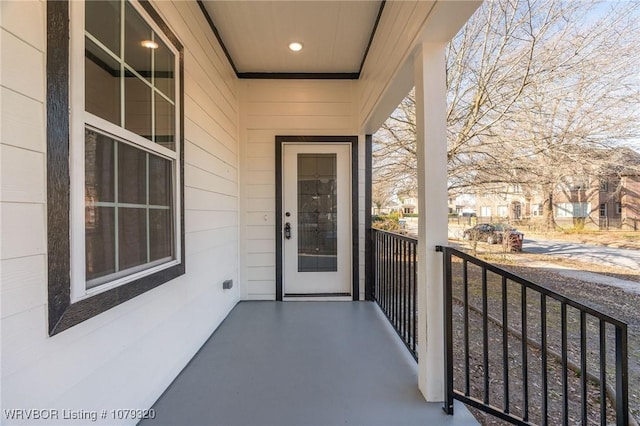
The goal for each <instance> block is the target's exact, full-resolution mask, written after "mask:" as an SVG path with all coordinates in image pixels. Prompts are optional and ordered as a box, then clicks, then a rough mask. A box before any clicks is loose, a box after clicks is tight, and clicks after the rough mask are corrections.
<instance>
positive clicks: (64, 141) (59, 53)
mask: <svg viewBox="0 0 640 426" xmlns="http://www.w3.org/2000/svg"><path fill="white" fill-rule="evenodd" d="M140 4H141V5H142V7H143V8H144V9H145V11H146V12H147V13H148V14H149V16H150V17H151V19H153V20H154V21H155V23H156V24H157V25H158V27H160V29H161V30H162V31H163V32H164V34H165V35H166V36H167V38H169V40H171V42H172V43H173V45H174V46H175V47H176V49H177V50H178V54H179V58H178V59H179V72H180V87H179V90H180V93H179V96H180V111H179V114H180V141H179V144H180V158H179V160H178V161H179V163H180V185H181V191H180V200H179V202H180V206H179V209H180V218H181V223H180V244H181V254H182V255H181V263H180V264H178V265H176V266H172V267H170V268H167V269H164V270H162V271H159V272H156V273H155V274H151V275H148V276H146V277H143V278H140V279H138V280H135V281H133V282H131V283H128V284H125V285H122V286H119V287H116V288H113V289H111V290H107V291H105V292H103V293H99V294H96V295H95V296H92V297H89V298H87V299H83V300H81V301H78V302H76V303H71V278H70V268H71V261H70V260H71V245H70V241H69V227H70V223H69V212H70V198H69V195H70V174H69V172H70V170H69V143H70V140H69V133H70V129H69V84H70V82H69V2H68V1H51V0H50V1H48V2H47V268H48V283H47V287H48V309H49V312H48V320H49V326H48V329H49V335H50V336H53V335H55V334H58V333H60V332H62V331H64V330H66V329H68V328H70V327H73V326H74V325H77V324H79V323H81V322H83V321H86V320H88V319H89V318H92V317H94V316H96V315H98V314H100V313H102V312H105V311H107V310H109V309H111V308H113V307H114V306H117V305H119V304H121V303H124V302H126V301H127V300H130V299H132V298H134V297H136V296H138V295H140V294H142V293H144V292H146V291H149V290H151V289H153V288H155V287H157V286H159V285H161V284H164V283H166V282H168V281H170V280H172V279H174V278H176V277H178V276H180V275H183V274H184V273H185V235H184V231H185V230H184V53H183V46H182V44H181V43H180V42H179V41H178V39H177V37H176V36H175V35H174V34H173V32H172V31H171V30H170V29H169V27H168V25H167V24H166V23H165V22H164V21H163V20H162V18H161V17H160V15H159V14H158V13H157V12H156V10H155V9H154V8H153V6H151V5H150V4H149V2H148V1H146V0H142V1H140Z"/></svg>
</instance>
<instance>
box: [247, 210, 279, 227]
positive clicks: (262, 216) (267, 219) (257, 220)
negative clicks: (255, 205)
mask: <svg viewBox="0 0 640 426" xmlns="http://www.w3.org/2000/svg"><path fill="white" fill-rule="evenodd" d="M247 223H248V224H249V225H258V226H260V225H271V226H275V225H276V217H275V214H273V213H271V212H268V213H265V212H249V213H247Z"/></svg>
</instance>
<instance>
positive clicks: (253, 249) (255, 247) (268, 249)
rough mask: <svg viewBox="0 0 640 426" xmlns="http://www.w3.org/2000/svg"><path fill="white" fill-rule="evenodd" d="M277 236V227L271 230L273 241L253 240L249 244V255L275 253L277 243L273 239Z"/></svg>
mask: <svg viewBox="0 0 640 426" xmlns="http://www.w3.org/2000/svg"><path fill="white" fill-rule="evenodd" d="M274 235H275V227H274V228H272V229H271V237H272V238H271V239H268V240H258V239H255V238H252V239H251V240H249V242H248V243H247V253H275V252H276V241H275V240H274V239H273V236H274Z"/></svg>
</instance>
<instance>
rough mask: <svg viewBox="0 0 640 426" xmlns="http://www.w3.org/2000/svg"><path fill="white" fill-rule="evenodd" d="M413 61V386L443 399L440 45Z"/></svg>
mask: <svg viewBox="0 0 640 426" xmlns="http://www.w3.org/2000/svg"><path fill="white" fill-rule="evenodd" d="M418 49H419V50H418V52H417V53H416V57H415V59H414V76H415V92H416V124H417V155H418V194H419V195H418V213H419V227H420V228H419V229H420V235H419V239H418V265H419V266H418V345H419V347H418V387H419V388H420V391H421V392H422V394H423V395H424V397H425V399H426V400H427V401H443V400H444V380H445V377H444V320H443V315H444V314H443V313H444V307H443V289H442V286H443V275H442V273H443V271H442V255H441V254H440V253H437V252H436V250H435V248H436V245H446V244H447V226H448V221H447V127H446V108H447V98H446V62H445V45H444V44H440V43H423V44H422V45H421V46H419V47H418Z"/></svg>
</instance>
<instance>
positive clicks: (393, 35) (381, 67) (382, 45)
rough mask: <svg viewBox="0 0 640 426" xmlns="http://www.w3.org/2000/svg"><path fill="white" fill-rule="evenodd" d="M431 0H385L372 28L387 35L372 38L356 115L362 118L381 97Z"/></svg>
mask: <svg viewBox="0 0 640 426" xmlns="http://www.w3.org/2000/svg"><path fill="white" fill-rule="evenodd" d="M432 7H433V3H432V2H420V1H419V2H409V1H407V2H389V3H388V4H387V6H386V7H385V11H384V13H383V16H382V19H381V21H380V23H379V26H378V29H377V30H376V32H377V33H378V34H387V35H388V37H384V38H376V39H375V40H374V42H373V44H372V45H371V49H370V51H369V54H368V55H367V62H366V63H365V65H364V68H363V70H362V74H361V79H360V84H361V90H360V102H359V104H360V108H361V110H360V118H361V120H365V119H366V118H367V117H368V116H369V115H370V114H371V112H372V110H373V108H374V107H375V104H376V103H377V102H378V101H379V100H380V99H381V97H382V95H383V92H384V90H385V89H386V87H387V85H388V83H389V82H390V81H391V79H392V78H393V77H394V75H395V74H396V73H397V72H398V70H399V64H402V63H403V59H405V58H406V57H408V56H409V55H410V54H411V51H412V48H413V46H414V40H416V38H417V36H418V35H419V32H420V30H421V28H422V26H423V25H424V19H425V18H424V17H425V16H428V14H429V10H430V9H431V8H432Z"/></svg>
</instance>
